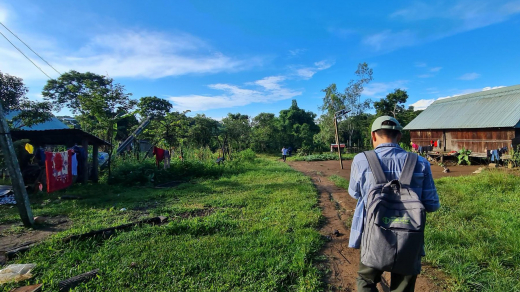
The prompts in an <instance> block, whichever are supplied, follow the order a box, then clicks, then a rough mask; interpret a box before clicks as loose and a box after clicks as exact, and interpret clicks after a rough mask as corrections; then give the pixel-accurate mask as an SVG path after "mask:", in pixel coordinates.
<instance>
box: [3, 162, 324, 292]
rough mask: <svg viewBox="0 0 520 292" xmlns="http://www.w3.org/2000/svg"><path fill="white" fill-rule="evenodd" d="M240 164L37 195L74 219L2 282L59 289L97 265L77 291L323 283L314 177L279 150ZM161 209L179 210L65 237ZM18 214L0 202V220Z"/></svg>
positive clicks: (294, 287)
mask: <svg viewBox="0 0 520 292" xmlns="http://www.w3.org/2000/svg"><path fill="white" fill-rule="evenodd" d="M241 169H242V171H241V173H238V174H233V175H225V176H223V177H221V178H220V179H205V180H202V179H200V180H199V181H197V183H196V184H193V183H185V184H182V185H180V186H178V187H176V188H172V189H151V188H143V187H140V188H138V187H126V186H122V185H106V184H99V185H87V186H75V187H73V188H71V189H69V190H67V194H70V195H78V196H83V197H85V198H86V199H84V200H79V201H60V200H58V196H60V195H62V194H63V193H62V194H51V195H39V197H37V198H33V202H32V205H33V211H34V214H35V215H40V216H41V215H45V216H55V215H63V216H67V217H69V218H70V219H71V220H72V222H73V225H72V228H71V229H70V230H67V231H64V232H61V233H58V234H56V235H54V236H53V237H52V238H51V239H48V240H46V241H44V242H42V243H41V244H40V245H38V246H37V247H35V248H33V249H31V250H30V251H29V252H27V253H26V254H24V255H22V256H21V257H19V258H17V259H16V260H15V261H11V262H10V263H36V264H37V265H38V266H37V268H36V269H35V270H34V273H33V274H34V275H35V277H34V278H33V279H30V280H27V281H25V282H23V283H18V284H7V285H3V286H1V287H0V290H2V291H9V290H10V289H11V288H13V287H18V286H21V285H22V284H34V283H44V290H45V291H56V290H57V285H58V282H59V281H61V280H64V279H66V278H69V277H72V276H75V275H78V274H81V273H84V272H87V271H90V270H92V269H95V268H99V269H100V271H101V274H100V276H99V277H97V278H95V279H93V280H91V281H90V282H87V283H85V284H82V285H81V286H80V287H78V288H76V290H75V291H201V290H210V291H318V290H320V289H321V288H322V283H321V281H320V277H321V275H320V273H319V272H318V270H317V268H316V267H315V266H314V265H313V259H314V257H315V256H317V252H318V250H319V249H320V248H321V245H322V240H321V237H320V235H319V233H318V232H317V227H318V223H319V220H320V218H321V212H320V209H319V208H318V206H317V194H316V190H315V189H314V187H313V185H312V183H311V181H310V179H309V178H308V177H305V176H304V175H303V174H301V173H298V172H296V171H294V170H292V169H291V168H289V167H288V166H287V165H285V164H283V163H280V162H277V161H272V159H271V160H270V159H265V158H258V159H256V160H255V161H254V162H250V163H244V164H243V166H242V168H241ZM49 200H50V201H49ZM43 202H46V203H45V204H44V205H42V203H43ZM121 208H127V210H128V211H124V212H121V211H119V210H120V209H121ZM139 208H141V210H132V209H139ZM144 208H148V209H147V210H143V209H144ZM208 208H211V209H212V210H213V211H214V212H213V213H211V214H210V215H208V216H206V217H195V218H185V219H183V217H179V215H181V214H182V213H185V212H189V211H195V210H201V209H208ZM157 215H164V216H169V217H170V218H171V219H172V220H171V221H170V222H169V223H168V224H166V225H163V226H143V227H136V228H134V229H133V230H132V231H121V232H116V234H114V235H113V236H112V237H110V238H109V239H106V240H102V239H99V238H97V239H96V238H94V239H89V240H85V241H74V242H70V243H62V242H61V241H60V239H62V238H63V237H65V236H67V235H70V234H80V233H83V232H87V231H90V230H93V229H100V228H105V227H110V226H115V225H119V224H122V223H127V222H132V221H135V220H138V219H140V218H145V217H146V218H147V217H152V216H157ZM13 220H18V218H17V215H16V208H8V207H0V221H1V222H8V221H13Z"/></svg>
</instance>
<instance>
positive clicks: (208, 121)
mask: <svg viewBox="0 0 520 292" xmlns="http://www.w3.org/2000/svg"><path fill="white" fill-rule="evenodd" d="M218 134H219V123H218V121H215V120H214V119H212V118H209V117H206V115H204V114H197V115H196V116H195V117H193V125H192V126H191V127H190V129H189V137H190V142H191V143H192V144H193V145H195V146H196V147H207V146H208V147H210V146H213V145H214V144H216V143H215V141H214V139H216V137H217V136H218Z"/></svg>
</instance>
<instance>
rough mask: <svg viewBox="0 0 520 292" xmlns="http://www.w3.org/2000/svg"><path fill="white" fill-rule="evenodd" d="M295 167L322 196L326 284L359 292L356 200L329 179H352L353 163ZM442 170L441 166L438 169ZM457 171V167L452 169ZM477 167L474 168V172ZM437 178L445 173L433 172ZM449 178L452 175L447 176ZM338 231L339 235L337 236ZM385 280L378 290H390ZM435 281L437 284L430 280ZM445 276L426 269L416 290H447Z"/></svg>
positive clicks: (326, 163) (296, 164)
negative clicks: (352, 242)
mask: <svg viewBox="0 0 520 292" xmlns="http://www.w3.org/2000/svg"><path fill="white" fill-rule="evenodd" d="M287 163H288V164H289V165H290V166H291V167H292V168H294V169H295V170H298V171H300V172H302V173H304V174H305V175H307V176H309V177H311V179H312V181H313V183H314V185H315V186H316V188H317V189H318V192H319V194H320V206H321V208H322V210H323V216H324V217H325V218H326V219H327V220H326V222H325V224H324V225H323V226H322V228H321V230H320V233H321V234H322V235H324V236H330V237H329V238H330V241H328V242H327V243H326V245H325V247H324V248H323V254H324V255H325V256H326V257H327V262H326V263H325V264H326V266H327V269H328V270H329V271H330V272H329V273H328V274H327V279H325V280H326V282H327V284H328V285H329V290H330V291H356V277H357V269H358V264H359V250H357V249H352V248H348V238H349V233H350V222H351V221H352V215H353V214H354V209H355V207H356V201H355V200H354V199H352V198H351V197H350V196H349V195H348V193H347V192H346V190H343V189H341V188H339V187H337V186H335V185H334V183H333V182H332V181H330V180H329V179H327V177H328V176H330V175H333V174H336V175H340V176H342V177H345V178H346V179H349V176H350V165H351V161H344V170H341V169H340V168H339V162H338V161H315V162H287ZM439 168H440V167H439ZM453 168H455V167H453ZM473 168H474V169H473ZM477 168H478V167H472V168H471V169H473V170H471V169H467V170H466V169H464V171H462V170H461V171H453V172H452V173H451V175H461V174H463V173H464V174H467V173H468V172H473V171H475V170H476V169H477ZM432 172H433V173H434V177H435V176H436V174H437V175H440V174H443V175H446V174H444V173H442V169H441V170H440V171H435V170H433V166H432ZM448 175H450V174H448ZM335 230H338V231H339V233H340V235H339V236H336V235H335V234H334V232H335ZM384 278H385V279H384V280H383V282H382V283H381V285H380V286H379V291H390V289H389V288H388V287H389V282H390V278H389V275H388V274H387V273H385V276H384ZM431 278H435V279H436V280H435V282H434V281H432V280H431ZM442 279H445V276H444V275H443V274H442V273H441V272H440V271H437V270H435V269H432V268H430V267H427V266H423V273H422V274H421V275H419V277H418V279H417V284H416V289H415V291H425V292H427V291H431V292H434V291H445V289H444V288H443V287H445V285H446V284H445V281H444V280H442Z"/></svg>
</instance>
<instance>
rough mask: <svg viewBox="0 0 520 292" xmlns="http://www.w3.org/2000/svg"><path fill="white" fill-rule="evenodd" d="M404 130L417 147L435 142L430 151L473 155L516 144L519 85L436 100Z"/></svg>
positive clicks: (518, 139) (519, 129)
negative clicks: (470, 152)
mask: <svg viewBox="0 0 520 292" xmlns="http://www.w3.org/2000/svg"><path fill="white" fill-rule="evenodd" d="M404 130H409V131H410V137H411V140H412V142H414V143H415V144H417V145H419V146H427V145H430V141H432V140H433V141H439V142H440V145H438V147H437V148H435V149H434V151H453V150H455V151H458V150H460V149H462V148H465V149H469V150H471V151H472V152H473V153H474V155H476V156H480V155H479V154H484V153H486V149H487V150H493V149H499V148H502V147H508V149H511V147H514V149H516V148H517V145H519V144H520V85H515V86H509V87H502V88H498V89H492V90H486V91H481V92H476V93H471V94H466V95H460V96H456V97H450V98H445V99H440V100H437V101H435V102H434V103H432V104H431V105H430V106H429V107H427V108H426V109H425V110H424V111H423V112H422V113H421V114H420V115H419V116H417V117H416V118H415V119H414V120H413V121H411V122H410V123H409V124H408V125H407V126H406V127H405V128H404Z"/></svg>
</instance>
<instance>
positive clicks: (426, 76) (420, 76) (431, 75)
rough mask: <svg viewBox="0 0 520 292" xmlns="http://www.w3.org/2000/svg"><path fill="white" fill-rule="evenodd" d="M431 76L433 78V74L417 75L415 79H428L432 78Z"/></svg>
mask: <svg viewBox="0 0 520 292" xmlns="http://www.w3.org/2000/svg"><path fill="white" fill-rule="evenodd" d="M433 76H435V75H433V74H421V75H419V76H417V77H419V78H430V77H433Z"/></svg>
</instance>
